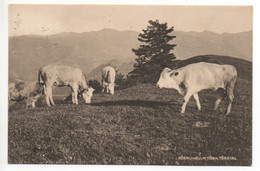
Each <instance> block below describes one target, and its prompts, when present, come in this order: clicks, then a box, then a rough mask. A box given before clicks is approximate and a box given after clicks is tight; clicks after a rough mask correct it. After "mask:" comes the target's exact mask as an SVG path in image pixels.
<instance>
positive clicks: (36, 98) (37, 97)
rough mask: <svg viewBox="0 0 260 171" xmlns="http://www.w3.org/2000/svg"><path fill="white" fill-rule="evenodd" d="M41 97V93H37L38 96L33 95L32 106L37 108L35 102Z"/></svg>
mask: <svg viewBox="0 0 260 171" xmlns="http://www.w3.org/2000/svg"><path fill="white" fill-rule="evenodd" d="M40 97H41V94H37V95H36V96H34V97H33V99H32V102H31V105H32V108H35V102H36V101H37V100H38V99H39V98H40Z"/></svg>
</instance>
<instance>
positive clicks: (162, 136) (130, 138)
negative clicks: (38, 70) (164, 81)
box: [8, 56, 252, 166]
mask: <svg viewBox="0 0 260 171" xmlns="http://www.w3.org/2000/svg"><path fill="white" fill-rule="evenodd" d="M214 58H216V56H215V57H212V56H211V57H210V56H204V58H202V57H195V58H191V59H188V60H186V61H180V62H179V64H178V65H179V66H180V65H186V64H187V63H189V62H197V61H200V59H201V60H204V59H207V60H212V61H213V59H214ZM217 59H218V60H217V62H219V63H222V62H225V61H226V62H227V61H230V62H232V61H233V63H232V64H234V65H235V66H236V67H237V69H238V72H239V74H238V80H237V83H236V85H235V89H234V95H235V99H234V102H233V106H232V110H231V114H230V115H229V116H226V115H224V113H225V110H226V108H227V104H228V102H227V99H224V100H223V102H222V103H221V104H220V108H219V110H218V111H214V110H213V107H214V102H215V100H216V98H217V97H216V94H215V93H214V92H212V91H209V90H205V91H202V92H200V93H199V97H200V101H201V106H202V110H201V111H198V110H197V107H196V103H195V100H194V99H193V98H191V100H190V101H189V103H188V105H187V108H186V113H185V114H181V113H180V111H181V105H182V97H181V96H180V95H179V94H178V93H177V92H176V91H174V90H172V89H159V88H157V87H156V86H155V85H151V84H142V85H136V86H133V87H130V88H127V89H124V90H120V91H116V93H115V95H112V96H111V95H105V94H94V96H93V98H92V100H93V101H92V104H90V105H86V104H84V102H83V100H82V99H80V104H79V105H78V106H76V105H73V104H71V102H68V103H65V102H63V101H62V100H61V99H62V98H63V97H62V96H55V102H56V104H57V105H56V106H54V107H51V108H48V107H46V104H45V101H44V99H43V98H42V99H40V100H39V101H38V102H37V103H36V105H37V106H38V107H37V108H35V109H25V108H24V106H25V102H23V101H22V102H20V103H15V104H13V105H11V104H10V107H9V114H8V119H9V120H8V162H9V163H42V164H43V163H48V164H68V163H69V164H139V165H147V164H149V165H247V166H248V165H251V163H252V79H251V78H252V77H251V71H252V70H251V68H252V63H250V62H247V61H243V60H238V59H233V58H227V57H218V58H217ZM213 62H214V61H213ZM192 157H193V158H194V157H196V159H193V160H191V158H192ZM213 159H214V160H213Z"/></svg>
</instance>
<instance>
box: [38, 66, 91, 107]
mask: <svg viewBox="0 0 260 171" xmlns="http://www.w3.org/2000/svg"><path fill="white" fill-rule="evenodd" d="M38 79H39V83H40V84H42V85H43V88H44V94H45V99H46V103H47V105H48V106H51V105H55V103H54V101H53V98H52V86H53V85H55V86H58V87H61V86H69V87H71V90H72V103H75V104H78V98H77V97H78V91H79V93H80V94H82V96H83V99H84V100H85V103H91V97H92V95H93V91H94V89H93V88H92V87H89V86H88V85H87V82H86V78H85V74H84V73H83V72H82V71H81V70H80V69H78V68H75V67H70V66H60V65H47V66H43V67H42V68H41V69H40V70H39V75H38Z"/></svg>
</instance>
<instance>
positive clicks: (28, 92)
mask: <svg viewBox="0 0 260 171" xmlns="http://www.w3.org/2000/svg"><path fill="white" fill-rule="evenodd" d="M42 90H43V89H42V87H41V86H40V84H39V83H38V82H37V81H35V82H24V81H19V82H16V83H10V84H9V85H8V101H21V100H25V99H26V108H27V107H29V106H30V105H31V106H32V107H33V108H34V107H35V102H36V101H37V100H38V98H39V97H40V96H41V95H42Z"/></svg>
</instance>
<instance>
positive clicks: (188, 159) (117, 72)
mask: <svg viewBox="0 0 260 171" xmlns="http://www.w3.org/2000/svg"><path fill="white" fill-rule="evenodd" d="M252 63H253V6H252V5H122V4H118V5H116V4H113V5H112V4H107V5H105V4H103V5H102V4H9V5H8V164H69V165H72V164H73V165H75V164H79V165H159V166H165V165H170V166H251V165H252V96H253V95H252V74H253V72H252ZM6 101H7V99H6Z"/></svg>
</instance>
